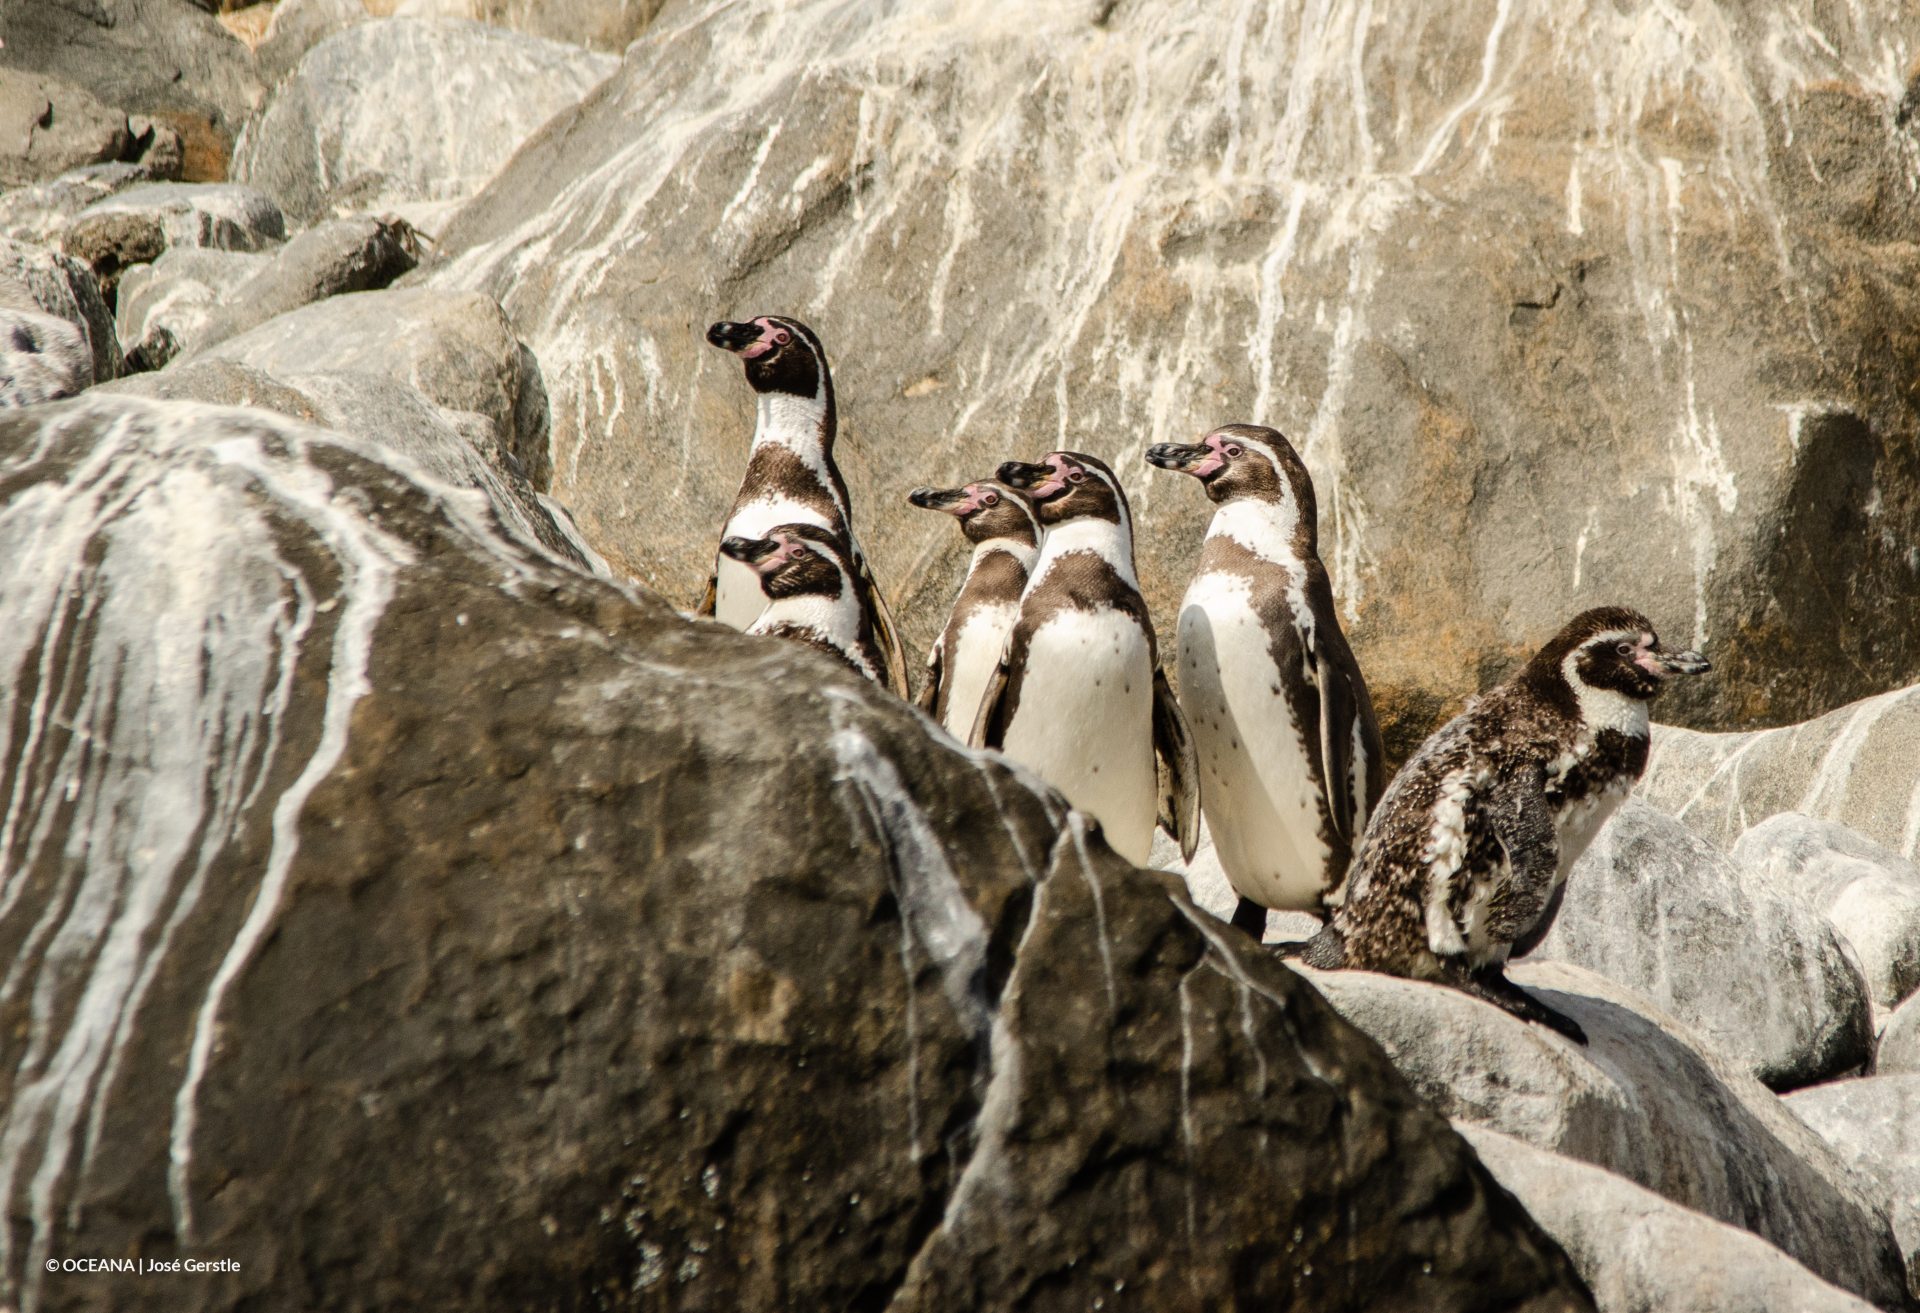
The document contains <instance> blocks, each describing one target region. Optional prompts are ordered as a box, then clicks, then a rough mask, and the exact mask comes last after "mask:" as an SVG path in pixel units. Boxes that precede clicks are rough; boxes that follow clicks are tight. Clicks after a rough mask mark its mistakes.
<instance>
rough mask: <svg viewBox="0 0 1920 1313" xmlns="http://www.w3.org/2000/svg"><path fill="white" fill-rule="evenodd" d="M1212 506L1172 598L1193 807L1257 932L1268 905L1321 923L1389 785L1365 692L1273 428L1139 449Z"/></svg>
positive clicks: (1311, 525) (1301, 493)
mask: <svg viewBox="0 0 1920 1313" xmlns="http://www.w3.org/2000/svg"><path fill="white" fill-rule="evenodd" d="M1147 460H1148V461H1150V462H1151V463H1153V464H1155V465H1157V466H1159V467H1160V468H1161V469H1166V470H1177V471H1179V472H1180V473H1182V474H1190V475H1192V476H1193V477H1194V478H1196V479H1198V480H1200V485H1201V487H1202V488H1204V489H1205V490H1206V494H1207V499H1208V500H1209V501H1211V502H1213V503H1214V505H1216V506H1218V507H1219V508H1220V509H1219V510H1217V511H1215V512H1214V514H1213V523H1212V524H1210V525H1209V526H1208V527H1207V537H1206V543H1205V545H1204V546H1202V548H1201V549H1200V568H1199V570H1198V571H1197V572H1196V573H1195V574H1194V576H1193V582H1192V583H1191V584H1189V585H1188V587H1187V593H1186V597H1185V598H1184V599H1183V600H1182V601H1181V603H1180V631H1179V633H1180V650H1179V656H1178V660H1177V669H1178V670H1179V672H1180V705H1181V706H1182V707H1183V708H1184V709H1185V711H1186V713H1187V722H1188V724H1190V725H1191V726H1192V727H1193V740H1194V747H1195V749H1196V750H1197V751H1198V753H1199V758H1200V772H1201V775H1200V778H1201V780H1202V787H1201V795H1200V796H1201V807H1202V810H1204V811H1205V812H1206V816H1207V828H1208V830H1210V831H1211V832H1212V834H1213V844H1214V850H1215V851H1216V852H1217V853H1218V854H1219V857H1220V866H1221V869H1222V870H1224V871H1225V872H1226V875H1227V879H1228V881H1229V882H1231V883H1232V885H1233V888H1234V890H1235V892H1237V893H1238V894H1239V895H1240V905H1239V907H1238V908H1237V909H1236V910H1235V912H1234V914H1233V923H1234V924H1235V925H1237V926H1239V927H1240V928H1241V929H1243V930H1245V931H1246V932H1247V933H1248V934H1251V935H1252V936H1253V937H1254V938H1255V939H1258V938H1260V936H1261V935H1262V934H1263V933H1264V932H1265V930H1266V924H1267V909H1268V908H1279V909H1281V910H1283V911H1294V912H1312V913H1314V914H1315V915H1317V916H1321V917H1323V918H1324V916H1325V908H1326V899H1327V897H1328V895H1329V894H1332V893H1333V891H1334V890H1335V889H1337V888H1338V887H1339V885H1340V882H1341V881H1342V880H1344V879H1345V878H1346V874H1347V864H1348V861H1349V860H1350V859H1351V857H1352V855H1353V846H1354V844H1355V843H1357V842H1358V841H1359V838H1360V835H1361V834H1362V833H1364V832H1365V830H1366V828H1367V816H1368V814H1369V813H1371V812H1372V810H1373V807H1374V804H1375V803H1377V802H1379V800H1380V791H1381V790H1382V789H1384V788H1385V787H1386V784H1387V772H1386V762H1385V759H1384V756H1385V754H1384V753H1383V752H1382V751H1381V748H1380V726H1379V723H1378V722H1377V721H1376V720H1375V719H1374V714H1373V699H1372V698H1371V697H1370V696H1369V695H1368V693H1367V682H1366V680H1364V679H1362V678H1361V677H1360V666H1359V664H1358V663H1357V662H1356V661H1355V660H1354V659H1353V652H1352V651H1351V649H1349V648H1348V646H1347V639H1346V635H1345V634H1343V633H1342V632H1341V631H1340V617H1339V615H1338V613H1337V611H1336V610H1335V608H1334V604H1333V587H1332V585H1331V584H1330V583H1329V582H1328V579H1327V572H1326V569H1325V567H1324V566H1322V565H1321V564H1320V556H1319V552H1318V549H1317V542H1316V540H1317V512H1316V510H1315V505H1314V495H1313V480H1312V479H1311V478H1309V477H1308V475H1307V467H1306V466H1305V465H1304V464H1302V463H1301V461H1300V457H1299V456H1298V454H1296V453H1295V452H1294V449H1293V444H1292V443H1290V442H1288V441H1287V440H1286V438H1285V437H1284V436H1282V435H1281V434H1280V433H1278V432H1276V431H1275V430H1273V429H1269V428H1260V427H1258V426H1255V425H1251V424H1228V425H1225V426H1223V427H1221V428H1218V429H1215V430H1214V431H1213V432H1211V433H1209V434H1207V435H1206V437H1204V438H1202V439H1201V440H1200V441H1199V442H1197V443H1194V444H1191V445H1183V444H1180V443H1173V442H1163V443H1160V444H1158V445H1156V446H1154V447H1152V448H1150V449H1149V450H1148V451H1147Z"/></svg>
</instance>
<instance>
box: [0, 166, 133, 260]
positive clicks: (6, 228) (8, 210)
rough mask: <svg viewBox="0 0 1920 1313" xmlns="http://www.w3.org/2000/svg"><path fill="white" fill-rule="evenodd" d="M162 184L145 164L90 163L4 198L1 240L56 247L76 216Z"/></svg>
mask: <svg viewBox="0 0 1920 1313" xmlns="http://www.w3.org/2000/svg"><path fill="white" fill-rule="evenodd" d="M157 181H161V180H160V179H158V178H156V177H155V176H154V174H153V171H152V169H150V168H149V167H148V166H146V165H144V164H90V165H88V166H87V167H86V168H84V169H75V170H74V171H73V172H71V173H63V174H61V175H60V176H59V177H57V178H55V179H53V180H52V181H51V182H42V183H36V184H34V185H33V186H31V187H20V188H16V189H15V190H13V191H10V192H7V193H5V194H4V195H0V237H10V238H12V239H13V240H14V241H16V242H28V243H30V244H32V245H34V246H56V245H58V244H59V242H60V234H61V233H63V232H65V231H66V230H67V226H68V225H69V224H71V223H72V222H73V218H74V216H75V215H77V214H79V213H80V211H82V210H84V209H86V208H87V207H88V206H89V205H92V204H93V203H94V202H95V201H99V200H104V199H106V198H107V197H109V196H112V195H114V194H116V193H118V192H123V191H125V190H127V188H129V187H137V186H139V185H140V184H141V183H143V182H157Z"/></svg>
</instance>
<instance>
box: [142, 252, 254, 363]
mask: <svg viewBox="0 0 1920 1313" xmlns="http://www.w3.org/2000/svg"><path fill="white" fill-rule="evenodd" d="M272 260H273V257H272V256H271V255H266V254H256V253H253V252H248V251H219V250H204V249H202V248H200V247H197V246H179V247H174V248H172V249H170V250H166V251H163V252H161V254H160V258H159V259H157V260H155V261H154V262H153V263H152V264H136V265H133V266H131V267H130V268H127V269H125V270H123V271H121V274H120V278H119V281H118V284H117V286H116V287H115V290H114V310H113V313H114V326H115V331H116V332H117V333H118V334H119V337H120V347H121V350H123V351H125V352H126V356H127V363H128V366H129V368H131V369H134V370H137V371H138V370H149V369H159V368H161V367H162V366H164V365H165V364H166V363H167V362H168V361H170V360H172V359H173V358H174V357H175V356H177V355H179V354H180V353H181V352H182V351H183V350H185V349H187V348H188V347H190V346H192V345H193V344H195V343H197V342H199V341H200V340H201V339H202V336H203V334H202V330H203V329H204V328H205V326H206V323H207V320H208V319H209V318H210V317H212V315H213V314H214V312H215V311H216V310H217V309H218V308H219V306H220V302H221V301H222V300H223V299H224V298H225V297H226V296H227V295H228V294H229V293H231V292H232V291H233V290H234V289H235V288H238V287H242V286H244V285H245V284H246V283H247V282H248V281H250V280H251V279H252V278H253V276H254V275H255V274H258V273H259V272H261V271H262V270H263V269H265V268H266V267H267V265H269V264H270V263H272Z"/></svg>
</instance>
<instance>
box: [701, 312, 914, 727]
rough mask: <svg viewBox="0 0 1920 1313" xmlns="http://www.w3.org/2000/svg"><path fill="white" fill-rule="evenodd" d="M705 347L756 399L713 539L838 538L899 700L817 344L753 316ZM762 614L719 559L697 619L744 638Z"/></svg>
mask: <svg viewBox="0 0 1920 1313" xmlns="http://www.w3.org/2000/svg"><path fill="white" fill-rule="evenodd" d="M707 341H709V342H711V343H712V344H713V345H714V346H717V347H719V348H721V349H722V350H724V351H731V352H733V353H734V354H735V355H737V356H739V357H740V359H741V362H742V363H743V364H744V365H745V367H746V374H747V382H748V383H749V384H750V385H751V386H752V387H753V390H754V393H755V395H756V397H757V398H758V417H757V419H756V420H755V423H754V429H753V448H752V452H751V454H750V455H749V456H748V458H747V472H746V476H745V477H744V478H742V479H741V480H740V491H739V493H738V494H737V495H736V496H735V497H734V499H733V509H732V510H731V511H729V512H728V513H727V521H726V525H725V526H724V527H723V528H722V529H721V531H720V536H721V537H722V538H746V539H762V538H764V537H765V536H766V534H767V532H768V531H769V530H771V529H772V528H774V526H776V525H782V524H813V525H818V526H819V527H820V528H822V529H825V530H827V531H828V532H829V533H832V534H834V535H837V536H838V537H839V538H840V540H841V541H842V542H843V543H845V544H846V547H847V551H848V559H849V561H850V564H851V566H852V570H853V580H854V590H855V593H856V595H857V596H858V598H859V603H860V606H861V607H862V608H863V609H864V610H865V611H866V612H867V622H868V624H869V625H870V627H871V628H872V630H873V634H874V641H875V642H876V643H877V644H878V646H879V649H880V653H881V656H882V678H881V680H880V682H881V683H883V684H885V685H886V686H887V687H889V688H891V689H892V690H893V691H894V692H895V693H898V694H899V695H900V696H901V697H906V696H907V695H908V680H907V657H906V652H905V651H904V650H903V649H902V648H901V646H900V639H899V637H898V635H897V634H896V633H895V630H894V624H893V613H892V612H891V611H889V610H888V609H887V603H886V599H885V598H883V597H882V596H881V595H880V589H879V587H878V586H877V585H876V584H875V583H874V580H873V573H872V571H871V570H869V569H868V567H867V561H866V557H865V556H864V555H862V553H861V551H860V544H859V542H858V540H856V539H855V538H854V536H853V529H852V524H851V518H850V516H849V514H848V507H847V485H846V484H845V482H843V481H842V480H841V478H840V470H839V468H838V467H837V466H835V465H834V463H833V439H834V434H835V433H836V431H837V430H838V427H839V418H838V415H837V412H836V411H835V409H834V403H833V375H832V374H831V373H830V372H829V371H828V369H827V353H826V351H825V350H824V349H823V348H822V347H821V345H820V339H819V338H818V337H816V336H814V333H813V330H812V329H810V328H808V327H807V326H806V325H805V324H803V323H801V322H800V321H799V320H797V319H787V318H784V317H782V316H780V315H762V316H761V317H760V318H758V319H754V320H750V321H748V322H747V323H743V324H735V323H729V322H727V321H725V320H722V321H721V322H720V323H717V324H715V325H713V327H711V328H709V329H708V330H707ZM765 606H766V597H765V595H764V594H763V593H762V592H761V590H760V584H759V580H757V579H756V578H755V577H754V573H753V571H751V570H749V569H747V568H746V566H744V565H742V564H740V563H738V562H736V561H734V560H732V559H730V558H729V557H728V556H727V555H726V554H725V553H724V552H723V553H721V554H720V555H719V556H718V557H717V558H716V559H715V561H714V572H713V577H712V578H711V579H709V580H708V582H707V595H706V598H705V599H704V601H703V602H702V604H701V607H700V613H701V614H702V615H710V616H713V617H714V618H715V619H717V620H719V621H721V622H722V623H724V624H729V625H732V626H733V627H734V628H735V629H746V628H748V627H749V626H751V625H752V624H753V622H754V619H755V618H756V617H757V616H758V615H759V614H760V612H761V611H762V610H763V609H764V608H765Z"/></svg>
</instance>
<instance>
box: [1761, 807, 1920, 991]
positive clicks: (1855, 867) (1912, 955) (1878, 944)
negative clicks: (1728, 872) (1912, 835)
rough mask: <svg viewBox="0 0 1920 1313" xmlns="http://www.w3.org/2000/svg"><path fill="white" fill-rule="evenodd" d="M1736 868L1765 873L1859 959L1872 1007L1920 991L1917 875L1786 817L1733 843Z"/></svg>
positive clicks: (1811, 823) (1863, 846)
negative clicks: (1822, 918)
mask: <svg viewBox="0 0 1920 1313" xmlns="http://www.w3.org/2000/svg"><path fill="white" fill-rule="evenodd" d="M1732 856H1733V860H1734V861H1735V862H1738V863H1741V864H1744V865H1747V866H1751V867H1755V868H1758V869H1760V870H1764V871H1766V872H1767V873H1768V874H1769V875H1771V876H1773V877H1774V878H1775V879H1776V880H1778V881H1781V882H1783V883H1785V884H1786V886H1787V887H1789V888H1791V889H1792V890H1793V891H1794V892H1795V893H1797V894H1799V895H1800V897H1801V898H1802V899H1803V900H1804V901H1806V902H1807V904H1808V905H1809V906H1811V907H1813V908H1814V910H1816V911H1818V912H1820V913H1821V914H1822V915H1824V916H1825V917H1826V918H1827V920H1829V921H1831V922H1832V923H1833V928H1834V929H1835V930H1838V931H1839V932H1840V934H1841V935H1842V936H1843V937H1844V938H1845V939H1846V941H1847V943H1848V944H1849V945H1850V946H1851V947H1852V948H1853V951H1854V952H1855V953H1857V954H1859V957H1860V964H1861V967H1862V968H1863V969H1864V970H1865V972H1866V977H1867V985H1868V987H1869V988H1870V989H1871V990H1872V991H1873V1003H1874V1006H1875V1007H1876V1008H1881V1009H1889V1010H1890V1009H1892V1008H1896V1007H1898V1006H1899V1005H1900V1003H1901V1001H1902V1000H1904V999H1905V998H1906V997H1907V996H1908V995H1910V994H1912V993H1913V992H1914V990H1916V989H1920V868H1916V867H1915V866H1914V864H1913V863H1912V862H1910V861H1907V860H1906V859H1905V858H1904V857H1901V856H1900V855H1899V854H1898V853H1895V852H1893V851H1892V850H1890V849H1888V848H1883V847H1882V846H1881V845H1879V844H1877V843H1875V842H1874V841H1873V840H1871V839H1869V838H1867V837H1866V836H1865V835H1862V834H1857V833H1855V832H1854V831H1852V830H1849V829H1848V828H1847V827H1846V826H1844V825H1840V824H1837V823H1835V822H1833V821H1816V820H1814V819H1813V818H1812V817H1811V816H1801V815H1798V814H1796V813H1793V812H1786V813H1783V814H1781V815H1779V816H1771V817H1768V818H1767V819H1766V820H1764V821H1762V822H1761V823H1760V824H1758V825H1756V826H1754V827H1753V828H1752V829H1751V830H1748V831H1747V832H1746V833H1745V834H1743V835H1741V836H1740V839H1739V842H1737V843H1735V844H1734V845H1733V853H1732Z"/></svg>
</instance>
